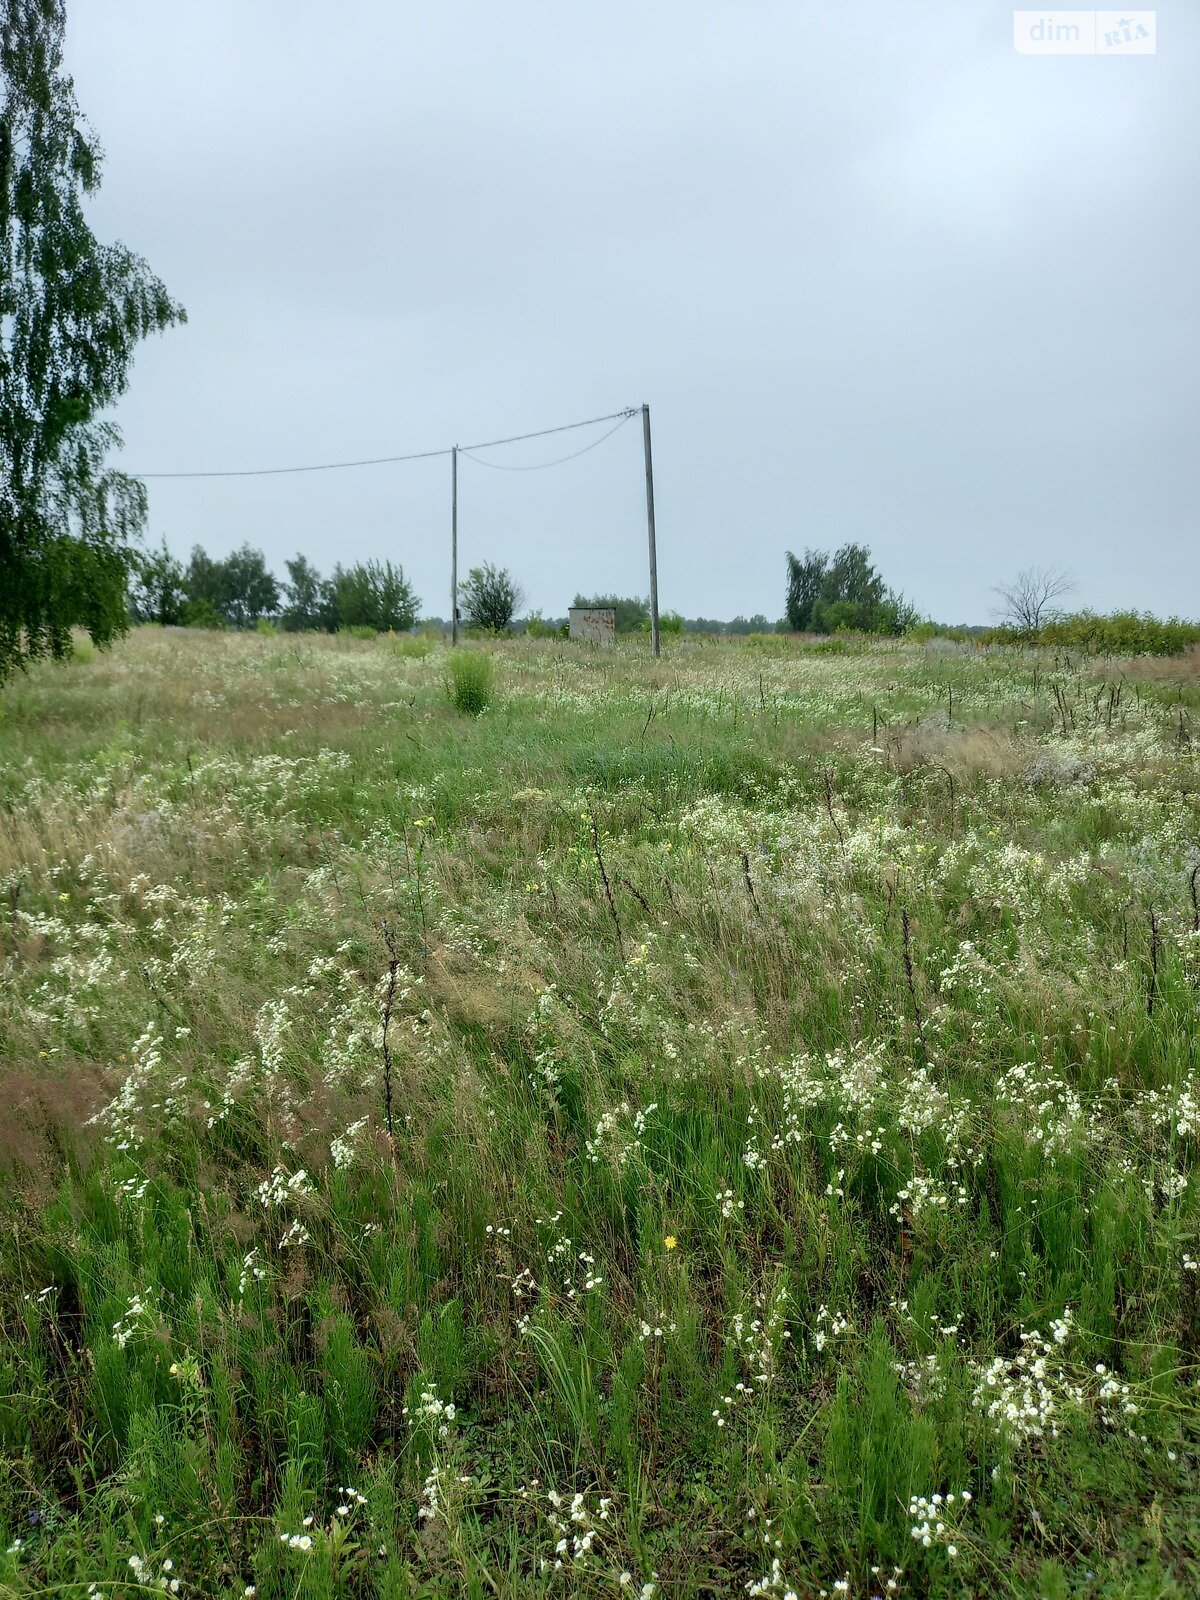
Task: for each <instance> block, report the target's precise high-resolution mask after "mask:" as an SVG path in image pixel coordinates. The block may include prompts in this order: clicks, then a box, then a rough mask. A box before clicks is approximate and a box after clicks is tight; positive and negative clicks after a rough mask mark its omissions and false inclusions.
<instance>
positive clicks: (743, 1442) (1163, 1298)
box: [0, 629, 1200, 1600]
mask: <svg viewBox="0 0 1200 1600" xmlns="http://www.w3.org/2000/svg"><path fill="white" fill-rule="evenodd" d="M840 644H841V641H837V642H836V643H835V644H834V645H833V646H830V645H829V644H826V645H825V646H824V647H823V648H819V647H812V646H803V645H798V644H794V643H790V642H788V641H785V640H778V639H766V640H762V641H756V640H750V641H747V642H743V643H735V644H729V643H726V644H719V645H714V644H704V643H701V642H699V641H689V640H685V641H683V642H676V643H672V644H671V645H670V646H669V648H668V652H667V654H666V655H665V656H664V658H663V660H662V661H661V662H660V663H655V662H653V661H651V660H650V659H649V658H648V652H647V650H646V647H645V646H644V644H639V645H637V646H630V647H628V648H626V647H624V646H623V647H622V648H620V649H619V650H617V651H616V652H610V653H607V654H606V653H600V652H585V651H583V650H581V649H579V648H574V647H571V646H568V645H566V644H560V643H550V642H546V643H534V642H525V643H514V644H511V645H503V646H497V647H495V648H494V649H491V650H490V651H488V652H487V653H488V654H489V655H490V657H491V663H492V667H493V681H492V683H491V685H490V686H489V685H488V683H487V682H486V681H484V680H485V679H486V668H484V669H483V673H482V677H481V678H480V681H479V682H477V683H476V684H475V685H474V689H475V691H476V695H477V700H486V701H487V704H486V707H485V709H484V710H483V712H482V714H480V715H469V714H466V713H464V712H463V711H460V710H459V709H457V708H456V706H455V704H454V703H453V700H452V698H451V695H450V693H449V692H448V676H447V667H448V655H449V652H448V651H447V650H446V649H445V648H444V647H442V646H440V645H436V644H431V643H429V642H427V641H423V640H414V639H403V640H389V639H381V640H379V641H377V642H374V643H370V642H362V641H358V640H352V639H350V640H347V639H342V638H338V639H324V638H320V639H317V638H312V637H304V638H299V637H290V638H289V637H282V636H281V637H265V636H233V635H203V634H195V633H166V634H164V633H162V632H159V631H156V630H151V629H144V630H140V631H138V632H137V633H135V634H134V635H133V636H131V637H130V638H129V639H128V640H126V641H125V642H123V643H122V644H121V645H119V646H118V647H117V648H116V649H115V650H114V651H113V652H112V653H111V654H108V655H103V656H99V655H94V654H92V653H91V652H90V651H87V650H86V649H85V650H84V651H83V652H82V653H81V658H80V659H77V660H75V661H73V662H71V663H69V664H67V665H65V666H60V667H51V666H46V667H42V668H40V669H38V670H37V671H35V672H34V673H32V674H31V675H30V676H29V677H27V678H22V679H20V680H18V681H16V682H15V683H13V684H11V685H10V686H9V687H8V688H7V689H5V690H4V691H3V694H2V695H0V755H2V769H0V976H2V979H3V982H2V984H0V1108H3V1115H2V1117H0V1184H2V1186H3V1202H2V1218H0V1220H2V1222H3V1227H2V1230H0V1465H2V1467H3V1471H2V1472H0V1593H3V1594H5V1595H20V1596H27V1595H28V1596H33V1595H48V1594H52V1593H53V1594H56V1595H57V1594H74V1595H78V1596H80V1597H84V1596H90V1597H92V1600H100V1597H102V1596H103V1597H106V1600H119V1597H122V1596H131V1595H133V1594H136V1593H148V1592H151V1591H152V1592H156V1593H163V1592H166V1593H169V1594H179V1595H182V1596H191V1597H197V1600H199V1597H208V1596H230V1597H240V1596H249V1595H255V1594H256V1595H257V1596H258V1597H259V1600H284V1597H287V1600H318V1597H325V1596H335V1595H336V1596H356V1597H358V1596H363V1597H365V1596H380V1597H400V1596H410V1595H411V1596H421V1595H425V1596H453V1595H464V1596H478V1597H486V1596H527V1595H528V1596H534V1595H551V1596H553V1595H564V1596H567V1595H586V1596H621V1595H630V1596H635V1597H637V1596H641V1597H649V1596H652V1595H658V1596H663V1597H674V1596H679V1597H683V1596H696V1597H700V1596H724V1595H730V1596H736V1595H746V1594H748V1595H751V1596H758V1595H766V1596H778V1597H780V1600H783V1597H784V1596H786V1595H789V1594H790V1595H793V1596H796V1597H799V1600H808V1597H810V1596H811V1597H817V1596H820V1595H826V1596H829V1597H835V1596H837V1597H841V1596H845V1597H849V1600H868V1597H871V1596H884V1597H890V1596H899V1597H906V1600H911V1597H917V1596H927V1595H929V1596H944V1597H949V1596H1014V1597H1016V1596H1022V1597H1028V1600H1034V1597H1042V1600H1063V1597H1067V1596H1076V1595H1078V1596H1084V1595H1086V1596H1089V1597H1100V1596H1104V1597H1116V1596H1126V1597H1129V1600H1134V1597H1138V1600H1150V1597H1154V1596H1176V1597H1180V1600H1182V1597H1193V1596H1195V1595H1196V1594H1197V1593H1200V1504H1198V1498H1197V1487H1198V1484H1197V1464H1198V1456H1200V1271H1198V1266H1200V1184H1198V1183H1197V1181H1196V1178H1195V1175H1194V1169H1195V1164H1196V1153H1197V1142H1198V1140H1200V1081H1198V1078H1197V1036H1198V1032H1200V1027H1198V1024H1200V1011H1198V1001H1200V934H1198V933H1197V925H1198V923H1200V911H1198V910H1197V870H1196V869H1197V868H1198V867H1200V661H1198V660H1197V658H1196V657H1195V656H1194V655H1193V657H1192V658H1191V659H1190V660H1188V659H1173V660H1161V661H1156V662H1148V661H1133V660H1126V661H1089V660H1087V659H1081V658H1078V657H1076V656H1074V655H1072V656H1071V657H1070V659H1066V658H1064V657H1062V656H1061V655H1058V656H1056V655H1055V654H1054V653H1053V652H1043V653H1033V652H1026V653H1019V652H1016V651H1012V650H1007V651H993V652H991V653H982V652H975V653H972V652H968V651H965V650H961V649H957V648H954V647H952V646H949V645H946V644H944V643H939V642H937V641H935V642H933V643H932V644H930V645H928V646H924V647H921V646H912V645H908V646H906V645H900V644H897V645H880V646H879V647H877V648H875V649H872V650H869V651H864V650H860V649H858V648H857V647H854V646H849V647H842V648H838V645H840ZM484 650H485V647H481V646H474V645H472V646H469V647H468V650H467V655H468V657H478V656H481V655H482V654H483V653H484ZM461 688H462V686H461V685H460V692H461ZM467 688H468V689H469V688H471V685H467Z"/></svg>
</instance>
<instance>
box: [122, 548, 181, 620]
mask: <svg viewBox="0 0 1200 1600" xmlns="http://www.w3.org/2000/svg"><path fill="white" fill-rule="evenodd" d="M186 604H187V597H186V594H185V591H184V571H183V567H182V566H181V565H180V563H179V562H178V561H177V560H176V559H175V557H174V556H173V555H172V554H171V552H170V551H169V550H168V549H167V541H166V540H165V539H164V540H163V541H162V544H161V545H160V547H159V548H158V549H157V550H146V551H144V552H141V553H139V554H138V555H137V556H136V557H135V558H134V561H133V569H132V573H131V576H130V584H129V612H130V615H131V616H132V618H133V620H134V621H135V622H157V623H159V624H160V625H161V626H162V627H166V626H167V625H168V624H170V623H179V622H182V621H183V620H184V607H185V605H186Z"/></svg>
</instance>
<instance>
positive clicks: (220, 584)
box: [183, 544, 225, 615]
mask: <svg viewBox="0 0 1200 1600" xmlns="http://www.w3.org/2000/svg"><path fill="white" fill-rule="evenodd" d="M223 565H224V564H223V563H222V562H220V561H214V560H213V558H212V556H210V555H209V553H208V551H207V550H205V548H204V546H203V545H199V544H194V545H193V546H192V554H191V557H190V558H189V560H188V564H187V570H186V571H185V572H184V575H183V591H184V594H185V595H186V596H187V603H188V605H190V606H194V605H199V604H206V605H209V606H211V607H212V609H213V610H214V611H215V612H216V613H217V614H218V615H221V614H222V606H223V604H224V584H225V578H224V573H223V570H222V568H223Z"/></svg>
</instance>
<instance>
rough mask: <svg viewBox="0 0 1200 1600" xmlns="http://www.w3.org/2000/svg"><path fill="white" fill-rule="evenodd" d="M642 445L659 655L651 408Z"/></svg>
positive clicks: (652, 614) (652, 624)
mask: <svg viewBox="0 0 1200 1600" xmlns="http://www.w3.org/2000/svg"><path fill="white" fill-rule="evenodd" d="M642 445H643V448H644V449H645V452H646V532H647V534H648V535H649V537H650V636H651V639H652V640H653V643H654V654H655V655H656V656H657V655H658V653H659V637H658V553H657V551H656V550H655V547H654V457H653V455H652V454H651V452H650V407H649V406H648V405H644V406H643V407H642Z"/></svg>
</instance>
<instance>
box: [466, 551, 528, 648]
mask: <svg viewBox="0 0 1200 1600" xmlns="http://www.w3.org/2000/svg"><path fill="white" fill-rule="evenodd" d="M458 598H459V604H460V606H461V608H462V616H463V620H464V621H465V622H466V624H467V626H468V627H469V628H481V629H483V631H484V632H485V633H504V632H505V630H506V629H507V628H508V626H509V624H510V623H511V622H512V619H513V616H514V614H515V613H516V610H517V608H518V606H520V604H521V602H522V600H523V599H524V598H525V596H524V594H523V593H522V591H521V586H520V584H518V583H517V581H516V579H515V578H514V577H513V575H512V573H511V572H509V570H508V568H507V567H494V566H493V565H492V564H491V562H490V561H485V562H484V564H483V565H482V566H481V567H472V568H471V570H470V572H468V573H467V576H466V581H465V582H464V583H460V584H459V586H458Z"/></svg>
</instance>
